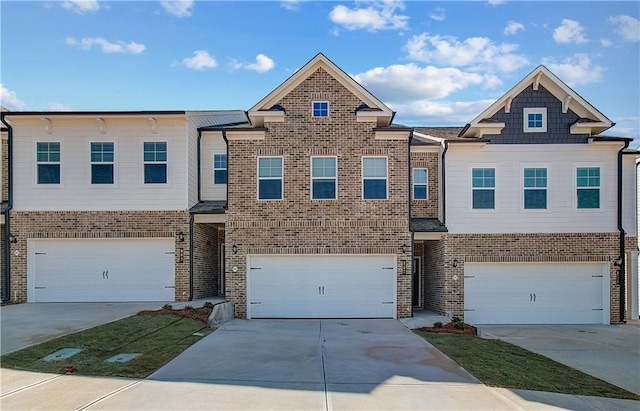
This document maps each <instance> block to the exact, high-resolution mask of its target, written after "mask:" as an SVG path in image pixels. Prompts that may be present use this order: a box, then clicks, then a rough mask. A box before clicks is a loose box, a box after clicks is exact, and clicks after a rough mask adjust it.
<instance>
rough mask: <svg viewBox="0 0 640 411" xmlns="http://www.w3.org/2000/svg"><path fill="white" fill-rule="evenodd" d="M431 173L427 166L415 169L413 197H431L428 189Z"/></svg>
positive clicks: (420, 198)
mask: <svg viewBox="0 0 640 411" xmlns="http://www.w3.org/2000/svg"><path fill="white" fill-rule="evenodd" d="M428 176H429V173H428V171H427V169H426V168H414V169H413V199H414V200H427V199H428V198H429V190H428V184H427V181H428Z"/></svg>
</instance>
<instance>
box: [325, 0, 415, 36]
mask: <svg viewBox="0 0 640 411" xmlns="http://www.w3.org/2000/svg"><path fill="white" fill-rule="evenodd" d="M367 4H369V6H368V7H359V6H356V7H355V8H349V7H347V6H343V5H341V4H340V5H338V6H335V7H334V8H333V10H331V13H329V18H330V19H331V21H332V22H333V23H335V24H338V25H340V26H342V27H344V28H346V29H347V30H367V31H372V32H375V31H378V30H402V29H406V28H408V27H409V16H405V15H402V14H397V13H396V11H398V10H404V8H405V6H404V3H403V2H402V1H393V0H387V1H384V2H368V3H367Z"/></svg>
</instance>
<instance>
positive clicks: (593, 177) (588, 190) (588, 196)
mask: <svg viewBox="0 0 640 411" xmlns="http://www.w3.org/2000/svg"><path fill="white" fill-rule="evenodd" d="M576 190H577V199H578V203H577V205H578V208H600V167H578V168H577V169H576Z"/></svg>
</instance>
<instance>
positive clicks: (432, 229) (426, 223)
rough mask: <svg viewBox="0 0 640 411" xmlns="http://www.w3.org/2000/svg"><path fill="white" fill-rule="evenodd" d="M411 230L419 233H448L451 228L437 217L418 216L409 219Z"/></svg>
mask: <svg viewBox="0 0 640 411" xmlns="http://www.w3.org/2000/svg"><path fill="white" fill-rule="evenodd" d="M409 230H411V231H412V232H414V233H415V232H418V233H446V232H448V231H449V230H448V229H447V227H446V226H445V225H444V224H442V221H440V220H438V219H437V218H418V217H411V218H410V219H409Z"/></svg>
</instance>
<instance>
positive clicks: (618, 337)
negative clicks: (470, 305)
mask: <svg viewBox="0 0 640 411" xmlns="http://www.w3.org/2000/svg"><path fill="white" fill-rule="evenodd" d="M479 333H480V336H481V337H482V338H497V339H500V340H504V341H507V342H509V343H511V344H515V345H518V346H520V347H523V348H526V349H527V350H529V351H533V352H535V353H538V354H541V355H544V356H546V357H549V358H551V359H553V360H555V361H557V362H559V363H562V364H565V365H568V366H570V367H573V368H576V369H578V370H580V371H583V372H585V373H587V374H589V375H593V376H594V377H597V378H600V379H601V380H605V381H607V382H610V383H611V384H614V385H617V386H619V387H622V388H624V389H626V390H628V391H631V392H634V393H636V394H639V395H640V326H638V325H632V324H625V325H483V326H480V327H479Z"/></svg>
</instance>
